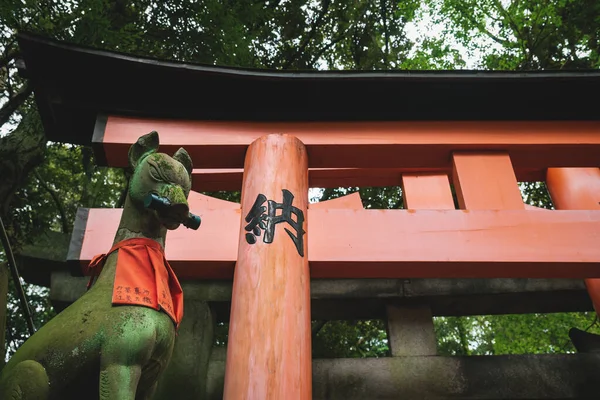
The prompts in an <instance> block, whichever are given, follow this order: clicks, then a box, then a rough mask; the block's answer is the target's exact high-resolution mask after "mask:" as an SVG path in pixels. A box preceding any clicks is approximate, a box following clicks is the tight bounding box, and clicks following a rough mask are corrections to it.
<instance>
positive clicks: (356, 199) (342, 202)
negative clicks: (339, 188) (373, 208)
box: [308, 192, 363, 210]
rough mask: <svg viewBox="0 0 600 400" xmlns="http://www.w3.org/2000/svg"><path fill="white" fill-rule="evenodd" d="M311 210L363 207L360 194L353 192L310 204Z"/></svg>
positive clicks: (358, 208)
mask: <svg viewBox="0 0 600 400" xmlns="http://www.w3.org/2000/svg"><path fill="white" fill-rule="evenodd" d="M308 208H309V210H315V209H319V210H327V209H333V208H341V209H346V210H361V209H362V208H363V204H362V200H361V199H360V194H358V193H356V192H355V193H352V194H349V195H346V196H342V197H338V198H336V199H332V200H327V201H320V202H318V203H313V204H309V205H308Z"/></svg>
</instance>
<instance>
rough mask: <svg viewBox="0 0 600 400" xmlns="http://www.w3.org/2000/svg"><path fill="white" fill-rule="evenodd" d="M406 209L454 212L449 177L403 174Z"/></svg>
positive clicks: (443, 175) (442, 175)
mask: <svg viewBox="0 0 600 400" xmlns="http://www.w3.org/2000/svg"><path fill="white" fill-rule="evenodd" d="M402 192H403V194H404V208H406V209H412V210H454V208H455V207H454V199H452V191H450V182H449V181H448V175H445V174H403V175H402Z"/></svg>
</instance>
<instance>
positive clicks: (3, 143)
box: [0, 110, 46, 217]
mask: <svg viewBox="0 0 600 400" xmlns="http://www.w3.org/2000/svg"><path fill="white" fill-rule="evenodd" d="M45 151H46V137H45V135H44V129H43V128H42V124H41V123H40V118H39V115H38V113H37V111H35V110H32V111H30V112H29V113H27V114H25V115H24V116H23V119H22V120H21V123H20V124H19V126H18V127H17V128H16V129H15V130H14V131H13V132H11V133H10V134H8V135H6V136H4V137H1V138H0V176H1V177H2V179H1V180H0V217H2V216H6V215H7V213H8V210H9V206H10V202H11V200H12V197H13V195H14V194H15V193H16V192H17V190H19V189H20V188H21V187H22V186H23V184H24V183H25V180H26V179H27V176H28V175H29V173H30V172H31V171H32V170H33V169H34V168H35V167H37V166H38V165H39V164H41V163H42V161H43V160H44V154H45Z"/></svg>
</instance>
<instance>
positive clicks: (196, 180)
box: [192, 166, 546, 192]
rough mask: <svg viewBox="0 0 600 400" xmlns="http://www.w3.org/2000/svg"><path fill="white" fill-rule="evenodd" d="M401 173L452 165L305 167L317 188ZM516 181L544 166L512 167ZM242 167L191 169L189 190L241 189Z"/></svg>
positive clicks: (377, 183)
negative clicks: (426, 166) (420, 166)
mask: <svg viewBox="0 0 600 400" xmlns="http://www.w3.org/2000/svg"><path fill="white" fill-rule="evenodd" d="M402 174H419V175H420V174H437V175H452V168H450V166H448V167H447V168H419V169H415V168H309V170H308V185H309V187H318V188H337V187H351V186H358V187H382V186H396V185H398V182H399V180H400V177H401V175H402ZM515 174H516V175H517V180H518V181H519V182H539V181H544V180H545V179H546V169H545V168H539V169H523V168H521V169H516V170H515ZM242 175H243V169H242V168H228V169H218V168H212V169H201V168H197V169H194V172H193V173H192V189H194V190H197V191H209V192H210V191H218V190H231V191H235V190H241V189H242Z"/></svg>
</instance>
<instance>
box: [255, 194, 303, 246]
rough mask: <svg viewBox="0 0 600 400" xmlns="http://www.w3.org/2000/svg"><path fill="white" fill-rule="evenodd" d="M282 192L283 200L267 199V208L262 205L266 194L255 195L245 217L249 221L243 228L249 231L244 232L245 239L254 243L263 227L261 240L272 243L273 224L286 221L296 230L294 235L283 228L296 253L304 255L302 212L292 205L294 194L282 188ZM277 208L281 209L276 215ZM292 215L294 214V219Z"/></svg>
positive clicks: (273, 234)
mask: <svg viewBox="0 0 600 400" xmlns="http://www.w3.org/2000/svg"><path fill="white" fill-rule="evenodd" d="M282 192H283V202H282V203H277V202H275V201H273V200H268V202H267V204H268V210H266V209H265V207H264V206H263V205H262V204H263V203H264V202H265V201H266V199H267V198H266V196H265V195H263V194H259V195H258V196H257V197H256V201H255V202H254V205H253V206H252V209H251V210H250V212H249V213H248V215H247V216H246V218H245V220H246V222H249V223H248V225H246V226H245V228H244V229H245V230H246V231H248V232H249V233H246V241H247V242H248V243H249V244H254V243H256V236H260V232H261V229H263V230H264V231H265V234H264V236H263V242H264V243H273V239H274V237H275V226H276V225H277V224H279V223H282V222H287V223H288V224H289V225H290V226H291V227H292V228H293V230H294V231H295V232H296V235H294V234H292V232H291V231H290V230H289V229H287V228H284V229H285V231H286V233H287V234H288V235H289V236H290V238H291V239H292V242H294V245H295V246H296V250H298V254H300V256H301V257H304V234H305V233H306V232H305V231H304V229H303V228H302V226H303V224H304V212H302V210H300V209H299V208H298V207H294V206H292V202H293V201H294V195H293V194H292V193H291V192H290V191H289V190H286V189H283V190H282ZM277 210H281V214H280V215H277ZM265 211H266V212H265ZM292 215H295V216H296V220H295V221H294V219H293V218H292Z"/></svg>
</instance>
